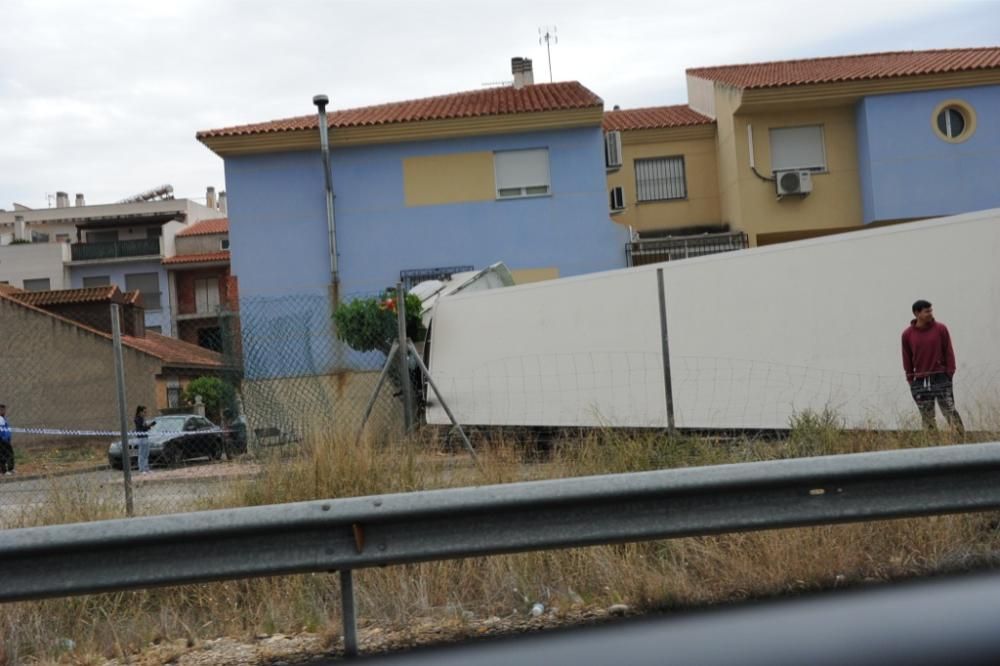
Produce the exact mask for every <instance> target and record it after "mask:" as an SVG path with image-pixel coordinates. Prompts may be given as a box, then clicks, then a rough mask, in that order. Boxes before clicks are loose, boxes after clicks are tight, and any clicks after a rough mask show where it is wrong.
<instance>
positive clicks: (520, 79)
mask: <svg viewBox="0 0 1000 666" xmlns="http://www.w3.org/2000/svg"><path fill="white" fill-rule="evenodd" d="M510 71H511V73H512V74H513V75H514V87H515V88H523V87H524V86H530V85H532V84H533V83H534V82H535V73H534V71H533V70H532V69H531V58H511V59H510Z"/></svg>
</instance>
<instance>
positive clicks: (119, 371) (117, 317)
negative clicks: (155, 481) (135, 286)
mask: <svg viewBox="0 0 1000 666" xmlns="http://www.w3.org/2000/svg"><path fill="white" fill-rule="evenodd" d="M111 339H112V344H113V346H114V355H115V386H116V387H117V393H118V425H119V427H120V429H121V437H122V478H123V479H124V482H125V514H126V515H127V516H128V517H129V518H131V517H132V515H133V514H134V507H133V505H132V454H131V453H130V451H129V446H128V405H127V403H126V402H125V359H124V355H123V354H122V326H121V306H120V305H118V304H117V303H112V304H111Z"/></svg>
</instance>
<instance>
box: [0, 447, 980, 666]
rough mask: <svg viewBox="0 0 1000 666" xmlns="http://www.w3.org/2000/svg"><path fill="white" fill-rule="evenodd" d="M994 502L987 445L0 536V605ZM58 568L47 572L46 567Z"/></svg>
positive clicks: (348, 621) (351, 638)
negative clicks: (54, 574)
mask: <svg viewBox="0 0 1000 666" xmlns="http://www.w3.org/2000/svg"><path fill="white" fill-rule="evenodd" d="M992 509H1000V443H988V444H974V445H963V446H949V447H940V448H928V449H911V450H904V451H891V452H879V453H860V454H851V455H840V456H828V457H818V458H801V459H793V460H780V461H771V462H760V463H745V464H736V465H719V466H713V467H699V468H687V469H674V470H664V471H654V472H641V473H635V474H617V475H607V476H594V477H583V478H572V479H560V480H553V481H535V482H526V483H514V484H505V485H495V486H482V487H471V488H457V489H449V490H435V491H424V492H416V493H405V494H392V495H382V496H371V497H356V498H345V499H337V500H326V501H322V500H321V501H311V502H301V503H295V504H281V505H273V506H262V507H251V508H243V509H227V510H219V511H205V512H197V513H188V514H176V515H166V516H155V517H147V518H134V519H125V520H111V521H102V522H94V523H82V524H73V525H58V526H51V527H36V528H27V529H18V530H9V531H6V532H2V533H0V571H2V572H3V577H4V583H3V585H0V601H15V600H22V599H39V598H44V597H56V596H69V595H75V594H87V593H93V592H106V591H113V590H125V589H134V588H144V587H153V586H162V585H179V584H186V583H196V582H205V581H217V580H227V579H237V578H249V577H254V576H270V575H277V574H292V573H305V572H322V571H334V570H337V571H340V572H341V580H342V583H343V590H344V592H345V593H344V608H345V614H344V620H345V646H346V647H347V650H348V652H349V653H350V652H353V651H354V650H356V633H355V630H354V616H353V582H352V580H351V574H350V572H351V570H353V569H359V568H365V567H374V566H383V565H390V564H405V563H413V562H423V561H432V560H443V559H452V558H461V557H472V556H481V555H496V554H501V553H514V552H522V551H530V550H544V549H553V548H569V547H575V546H589V545H596V544H612V543H624V542H630V541H643V540H653V539H667V538H675V537H685V536H697V535H708V534H720V533H726V532H743V531H751V530H763V529H772V528H785V527H796V526H807V525H827V524H833V523H847V522H860V521H869V520H880V519H890V518H904V517H910V516H924V515H934V514H945V513H963V512H971V511H986V510H992ZM54 571H58V572H63V573H62V574H61V575H60V576H53V575H52V572H54Z"/></svg>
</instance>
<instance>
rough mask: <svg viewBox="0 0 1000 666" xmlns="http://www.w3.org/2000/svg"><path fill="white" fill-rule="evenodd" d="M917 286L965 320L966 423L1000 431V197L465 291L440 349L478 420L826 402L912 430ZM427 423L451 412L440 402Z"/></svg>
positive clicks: (658, 414)
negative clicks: (976, 206) (911, 336)
mask: <svg viewBox="0 0 1000 666" xmlns="http://www.w3.org/2000/svg"><path fill="white" fill-rule="evenodd" d="M661 290H662V292H661ZM661 293H662V302H663V306H664V307H663V314H665V317H661V306H660V303H661V296H660V294H661ZM920 298H924V299H927V300H929V301H931V302H932V303H934V306H935V312H936V314H937V316H938V318H939V319H940V320H941V321H943V322H945V323H946V324H947V325H948V327H949V328H950V330H951V334H952V339H953V341H954V345H955V352H956V356H957V359H958V371H957V374H956V377H955V395H956V400H957V402H958V406H959V409H960V411H962V412H963V416H964V417H965V419H966V422H967V425H968V426H969V427H971V428H976V429H993V428H996V427H997V425H998V422H1000V418H998V417H1000V209H995V210H989V211H982V212H978V213H970V214H965V215H959V216H954V217H948V218H941V219H935V220H925V221H920V222H913V223H908V224H904V225H898V226H890V227H881V228H877V229H868V230H862V231H857V232H853V233H848V234H841V235H837V236H827V237H824V238H818V239H812V240H806V241H800V242H795V243H788V244H785V245H778V246H770V247H766V248H756V249H750V250H743V251H739V252H731V253H725V254H719V255H713V256H707V257H700V258H695V259H687V260H684V261H677V262H667V263H662V264H652V265H647V266H642V267H638V268H630V269H624V270H616V271H609V272H605V273H595V274H591V275H585V276H578V277H573V278H566V279H561V280H553V281H549V282H540V283H535V284H529V285H524V286H517V287H509V288H502V289H493V290H488V291H482V292H478V293H468V294H454V295H451V296H449V297H447V298H442V299H441V300H440V301H439V302H438V303H437V304H436V307H435V311H434V321H433V331H434V332H433V339H432V343H431V346H430V350H429V354H428V356H429V361H430V370H431V374H432V376H433V377H434V380H435V382H436V384H437V385H438V387H439V389H440V390H441V392H442V395H443V396H444V398H445V400H446V401H447V402H448V404H449V406H450V407H451V409H452V411H453V412H454V413H455V415H456V417H457V418H458V420H459V421H460V422H462V423H466V424H473V425H484V426H486V425H490V426H562V427H574V426H590V427H599V426H611V427H629V428H666V427H668V426H669V425H671V418H670V416H671V415H670V413H669V412H670V411H671V408H672V412H673V414H672V416H673V419H672V420H673V422H674V425H675V426H676V427H677V428H683V429H709V430H730V429H737V430H755V429H782V428H787V427H788V426H789V424H790V422H791V421H792V420H793V419H794V418H795V417H796V415H800V414H802V413H804V412H807V411H811V412H823V411H824V410H828V411H830V412H832V413H835V414H836V415H838V417H839V418H840V419H842V420H843V421H844V422H845V424H846V425H848V426H850V427H877V428H891V429H895V428H908V427H915V426H916V425H917V422H918V419H917V414H916V410H915V408H914V406H913V404H912V401H911V398H910V395H909V390H908V385H907V383H906V381H905V377H904V374H903V370H902V362H901V353H900V334H901V332H902V331H903V329H904V327H905V326H906V325H907V324H908V323H909V321H910V318H911V317H910V304H911V303H912V302H913V301H915V300H917V299H920ZM664 349H667V353H666V354H664ZM427 421H428V422H429V423H432V424H445V423H447V422H448V420H447V415H446V414H445V413H444V411H443V410H442V409H441V406H440V404H438V403H437V402H436V401H435V400H431V401H430V404H429V405H428V409H427Z"/></svg>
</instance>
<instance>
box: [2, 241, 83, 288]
mask: <svg viewBox="0 0 1000 666" xmlns="http://www.w3.org/2000/svg"><path fill="white" fill-rule="evenodd" d="M69 251H70V250H69V245H68V244H67V243H31V244H28V245H22V244H18V245H4V246H0V282H6V283H8V284H11V285H14V286H15V287H23V286H24V281H25V280H32V279H39V278H48V279H49V284H50V286H51V288H52V289H66V288H68V287H69V284H70V281H69V275H68V273H69V271H68V270H67V269H66V266H65V264H64V263H63V262H65V261H68V260H69Z"/></svg>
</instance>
